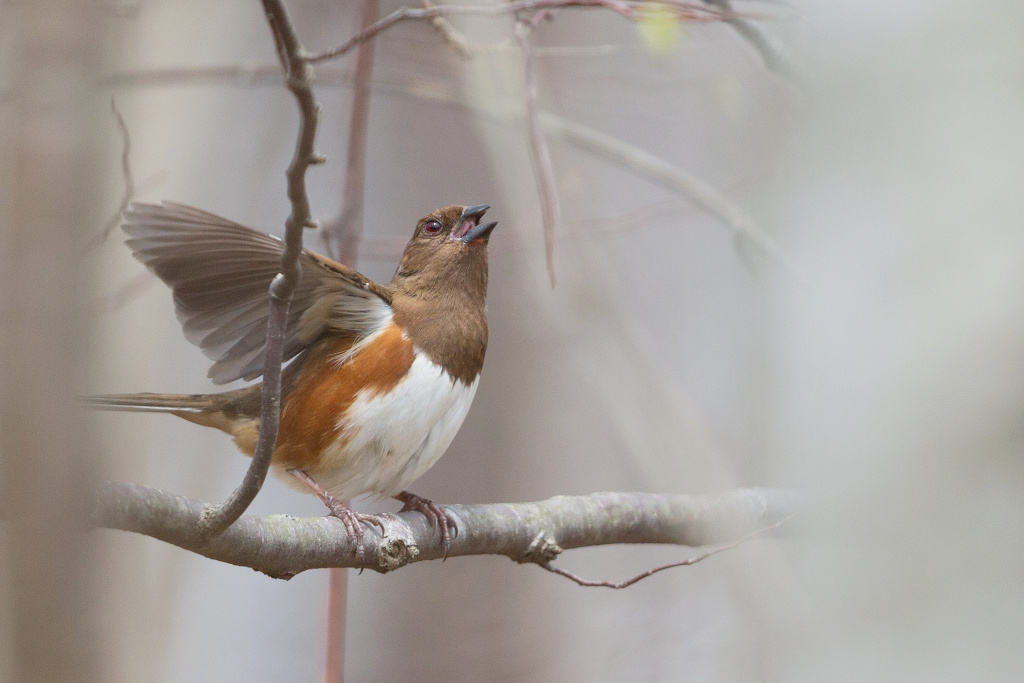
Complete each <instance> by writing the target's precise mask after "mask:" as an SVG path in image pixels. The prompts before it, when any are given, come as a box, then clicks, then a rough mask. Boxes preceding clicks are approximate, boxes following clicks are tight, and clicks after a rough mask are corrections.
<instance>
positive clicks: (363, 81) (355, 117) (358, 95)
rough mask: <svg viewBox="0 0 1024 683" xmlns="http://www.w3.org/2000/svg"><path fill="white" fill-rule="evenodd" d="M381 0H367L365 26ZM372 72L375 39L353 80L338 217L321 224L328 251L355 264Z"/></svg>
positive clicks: (364, 48)
mask: <svg viewBox="0 0 1024 683" xmlns="http://www.w3.org/2000/svg"><path fill="white" fill-rule="evenodd" d="M377 11H378V0H364V3H363V22H362V26H363V28H364V29H366V28H367V27H368V26H371V25H372V24H373V22H374V21H376V19H377ZM372 75H373V41H372V40H367V41H365V42H364V43H362V44H361V45H360V46H359V53H358V54H357V55H356V72H355V77H354V81H353V83H352V116H351V120H350V121H349V132H348V161H347V163H346V165H345V184H344V188H343V190H342V201H341V211H340V213H339V214H338V217H337V218H336V219H334V220H333V221H331V222H330V223H328V224H326V225H324V226H323V228H322V232H323V236H324V244H325V245H326V246H327V249H328V252H329V253H330V254H331V255H332V256H334V257H335V258H337V259H338V260H339V261H341V262H342V263H344V264H346V265H349V266H352V267H353V268H354V267H355V266H356V260H357V258H358V254H359V241H360V239H361V238H362V232H363V207H364V204H365V199H366V191H365V186H366V137H367V128H368V127H369V116H370V81H371V77H372Z"/></svg>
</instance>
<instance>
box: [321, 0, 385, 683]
mask: <svg viewBox="0 0 1024 683" xmlns="http://www.w3.org/2000/svg"><path fill="white" fill-rule="evenodd" d="M378 13H379V3H378V0H364V1H363V17H362V25H361V27H360V28H361V30H363V31H365V30H366V29H367V28H369V27H370V26H372V25H373V24H374V23H375V22H376V21H377V15H378ZM373 44H374V41H373V40H367V41H365V42H363V43H361V44H360V45H359V52H358V53H357V54H356V70H355V76H354V78H353V83H352V116H351V117H350V120H349V129H348V160H347V161H346V163H345V182H344V186H343V187H342V197H341V211H340V213H339V214H338V217H337V218H335V219H334V220H333V221H331V222H330V223H329V224H328V225H326V226H324V229H323V236H324V244H325V245H326V246H327V250H328V253H330V254H331V255H332V256H334V257H335V258H336V259H338V260H339V261H341V262H342V263H344V264H346V265H350V266H353V267H355V265H356V261H357V260H358V259H359V243H360V241H361V240H362V236H363V213H364V206H365V201H366V138H367V130H368V128H369V122H370V80H371V78H372V75H373ZM346 503H347V501H346ZM327 590H328V600H327V651H326V653H327V654H326V662H325V665H324V682H325V683H343V681H344V680H345V620H346V617H347V612H348V609H347V603H348V570H347V569H344V568H340V567H333V568H331V569H330V570H329V579H328V588H327Z"/></svg>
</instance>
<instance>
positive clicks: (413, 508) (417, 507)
mask: <svg viewBox="0 0 1024 683" xmlns="http://www.w3.org/2000/svg"><path fill="white" fill-rule="evenodd" d="M395 500H397V501H400V502H402V503H404V505H403V506H402V509H401V510H399V512H422V513H423V516H424V517H426V518H427V519H428V520H429V521H430V526H431V528H434V529H436V528H438V527H440V528H441V543H442V544H443V545H444V559H447V558H448V551H449V550H450V549H451V538H452V536H458V535H459V525H458V524H457V523H456V522H455V517H454V515H452V513H450V512H448V510H446V509H445V508H443V507H442V506H440V505H438V504H437V503H435V502H434V501H432V500H428V499H426V498H421V497H419V496H417V495H416V494H415V493H409V492H408V491H402V492H401V493H399V494H398V495H397V496H395ZM449 529H451V534H450V535H449Z"/></svg>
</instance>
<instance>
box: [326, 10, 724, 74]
mask: <svg viewBox="0 0 1024 683" xmlns="http://www.w3.org/2000/svg"><path fill="white" fill-rule="evenodd" d="M645 4H649V3H645V2H639V1H637V0H518V1H517V2H509V3H505V4H501V5H430V6H428V7H419V8H413V7H402V8H399V9H397V10H395V11H394V12H392V13H391V14H389V15H387V16H386V17H384V18H383V19H381V20H380V21H378V22H376V23H375V24H373V25H372V26H370V27H368V28H366V29H364V30H362V31H360V32H359V33H357V34H356V35H354V36H352V37H351V38H349V39H348V40H347V41H345V42H344V43H342V44H341V45H338V46H337V47H334V48H331V49H330V50H326V51H324V52H321V53H319V54H316V55H314V56H313V57H311V58H310V61H311V62H314V63H316V62H322V61H325V60H328V59H334V58H335V57H340V56H341V55H343V54H345V53H346V52H348V51H349V50H351V49H352V48H354V47H355V46H356V45H359V44H360V43H362V42H364V41H366V40H370V39H371V38H374V37H375V36H377V34H379V33H382V32H384V31H386V30H388V29H389V28H391V27H392V26H394V25H396V24H399V23H401V22H403V21H408V20H419V21H423V20H432V19H434V18H436V17H441V16H448V15H456V14H473V15H477V16H489V17H494V16H500V15H505V14H513V15H514V14H517V13H519V12H537V11H540V10H548V9H558V8H562V7H582V8H587V7H591V8H600V9H608V10H611V11H613V12H615V13H616V14H619V15H621V16H622V17H624V18H626V19H633V18H634V14H635V12H636V10H637V8H639V7H641V6H642V5H645ZM658 4H662V5H666V6H668V7H671V8H672V9H674V10H675V11H676V13H677V14H679V15H680V16H682V17H685V18H687V19H689V20H691V21H721V20H722V19H724V18H725V17H727V16H738V15H736V14H735V13H728V14H727V13H724V12H722V11H721V10H718V9H712V8H709V7H707V6H705V5H700V4H696V3H688V2H681V1H679V0H662V1H661V2H659V3H658Z"/></svg>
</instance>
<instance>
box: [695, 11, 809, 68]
mask: <svg viewBox="0 0 1024 683" xmlns="http://www.w3.org/2000/svg"><path fill="white" fill-rule="evenodd" d="M704 2H706V3H707V4H708V5H711V6H712V7H717V8H718V9H721V10H722V12H723V17H722V20H723V21H725V22H726V23H727V24H729V26H731V27H732V29H733V30H734V31H736V33H737V34H739V36H740V37H741V38H743V40H745V41H747V43H748V44H749V45H750V46H751V47H753V48H754V50H756V51H757V53H758V55H760V57H761V61H762V62H764V65H765V67H766V68H768V69H769V70H771V71H774V72H776V73H779V74H782V75H783V76H785V77H787V78H789V79H790V80H793V81H796V80H798V78H799V76H798V74H797V71H796V69H795V68H794V66H793V64H792V62H790V60H789V58H788V57H787V56H786V52H785V50H784V49H783V48H782V45H781V44H779V43H778V42H777V41H774V40H772V39H771V38H769V37H768V36H767V35H765V34H764V33H763V32H762V31H761V29H759V28H757V27H756V26H754V25H753V24H751V23H750V21H749V20H748V19H747V18H745V17H743V16H740V15H738V14H736V13H735V12H733V9H732V0H704Z"/></svg>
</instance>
